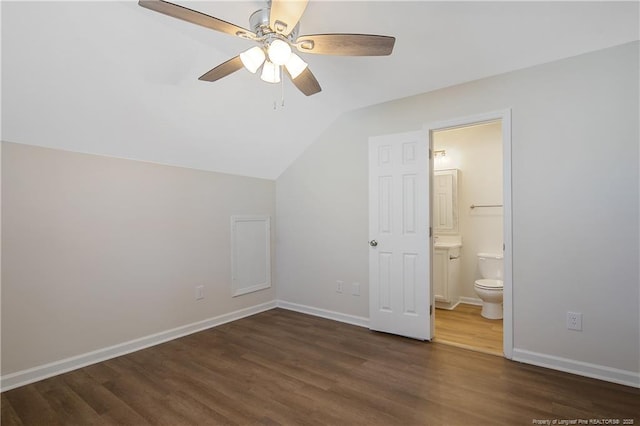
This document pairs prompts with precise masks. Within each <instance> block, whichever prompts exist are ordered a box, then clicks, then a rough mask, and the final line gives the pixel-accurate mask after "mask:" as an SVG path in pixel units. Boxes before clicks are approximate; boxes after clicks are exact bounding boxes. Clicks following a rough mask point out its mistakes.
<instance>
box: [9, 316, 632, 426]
mask: <svg viewBox="0 0 640 426" xmlns="http://www.w3.org/2000/svg"><path fill="white" fill-rule="evenodd" d="M546 419H549V420H554V419H557V420H572V419H575V420H577V419H585V420H587V421H591V419H598V420H606V419H619V421H620V423H619V424H622V421H623V419H633V422H634V424H636V425H638V424H640V390H638V389H634V388H630V387H626V386H621V385H615V384H611V383H607V382H601V381H598V380H593V379H588V378H584V377H579V376H575V375H571V374H565V373H561V372H557V371H553V370H547V369H543V368H538V367H534V366H528V365H524V364H519V363H516V362H511V361H508V360H506V359H504V358H500V357H496V356H492V355H487V354H483V353H479V352H473V351H469V350H465V349H461V348H457V347H453V346H447V345H442V344H437V343H436V344H434V343H426V342H419V341H415V340H410V339H405V338H401V337H397V336H392V335H387V334H384V333H375V332H371V331H369V330H367V329H364V328H360V327H356V326H350V325H346V324H342V323H338V322H334V321H330V320H326V319H322V318H317V317H312V316H308V315H303V314H299V313H295V312H290V311H286V310H282V309H274V310H271V311H268V312H264V313H262V314H258V315H255V316H252V317H249V318H245V319H242V320H239V321H236V322H233V323H229V324H225V325H222V326H220V327H217V328H214V329H210V330H207V331H203V332H200V333H197V334H192V335H190V336H187V337H184V338H181V339H178V340H174V341H171V342H168V343H164V344H162V345H158V346H155V347H152V348H148V349H145V350H142V351H139V352H135V353H132V354H129V355H126V356H122V357H119V358H114V359H112V360H109V361H105V362H102V363H99V364H95V365H92V366H89V367H85V368H82V369H79V370H76V371H72V372H70V373H66V374H63V375H60V376H56V377H53V378H50V379H47V380H43V381H40V382H37V383H33V384H31V385H27V386H23V387H20V388H17V389H13V390H10V391H7V392H4V393H3V394H2V425H3V426H9V425H121V424H122V425H125V424H127V425H145V424H166V425H191V424H193V425H218V424H221V425H224V424H230V425H231V424H261V425H277V424H282V425H359V424H361V425H531V424H535V420H546ZM591 424H598V423H591ZM600 424H603V423H600Z"/></svg>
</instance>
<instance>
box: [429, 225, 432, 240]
mask: <svg viewBox="0 0 640 426" xmlns="http://www.w3.org/2000/svg"><path fill="white" fill-rule="evenodd" d="M432 235H433V228H432V227H429V238H431V237H432Z"/></svg>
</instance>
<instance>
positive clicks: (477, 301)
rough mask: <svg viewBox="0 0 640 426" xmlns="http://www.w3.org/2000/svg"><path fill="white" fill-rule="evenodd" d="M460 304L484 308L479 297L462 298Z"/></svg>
mask: <svg viewBox="0 0 640 426" xmlns="http://www.w3.org/2000/svg"><path fill="white" fill-rule="evenodd" d="M458 302H460V303H466V304H467V305H478V306H482V299H478V298H477V297H460V299H459V300H458Z"/></svg>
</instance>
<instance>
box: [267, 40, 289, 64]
mask: <svg viewBox="0 0 640 426" xmlns="http://www.w3.org/2000/svg"><path fill="white" fill-rule="evenodd" d="M267 54H268V55H269V60H270V61H271V62H273V63H274V64H276V65H284V64H286V63H287V61H288V60H289V56H291V46H289V43H287V42H284V41H282V40H279V39H275V40H273V41H272V42H271V44H270V45H269V48H268V49H267Z"/></svg>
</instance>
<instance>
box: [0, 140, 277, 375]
mask: <svg viewBox="0 0 640 426" xmlns="http://www.w3.org/2000/svg"><path fill="white" fill-rule="evenodd" d="M236 214H238V215H254V214H262V215H269V216H271V217H274V215H275V182H274V181H270V180H263V179H255V178H247V177H239V176H233V175H226V174H220V173H212V172H204V171H197V170H192V169H185V168H179V167H170V166H163V165H157V164H151V163H142V162H138V161H131V160H122V159H115V158H109V157H100V156H94V155H87V154H77V153H71V152H65V151H58V150H51V149H46V148H38V147H34V146H27V145H19V144H12V143H2V255H3V257H2V374H3V375H6V374H9V373H13V372H16V371H20V370H24V369H27V368H31V367H36V366H40V365H43V364H46V363H50V362H54V361H58V360H61V359H64V358H68V357H72V356H76V355H80V354H84V353H87V352H90V351H94V350H98V349H103V348H106V347H109V346H111V345H116V344H120V343H123V342H126V341H129V340H133V339H137V338H140V337H144V336H148V335H151V334H154V333H158V332H162V331H166V330H170V329H173V328H176V327H180V326H183V325H187V324H191V323H194V322H197V321H202V320H205V319H209V318H212V317H215V316H218V315H222V314H225V313H229V312H233V311H236V310H239V309H243V308H246V307H251V306H255V305H258V304H260V303H264V302H268V301H272V300H273V299H274V298H275V289H274V288H273V287H271V288H270V289H267V290H262V291H259V292H256V293H250V294H247V295H243V296H238V297H235V298H232V297H231V259H230V244H231V230H230V226H231V225H230V223H231V222H230V216H231V215H236ZM274 252H275V249H274V247H272V253H274ZM272 258H273V256H272ZM198 285H203V286H204V295H205V298H204V299H203V300H199V301H196V300H195V287H196V286H198Z"/></svg>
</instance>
